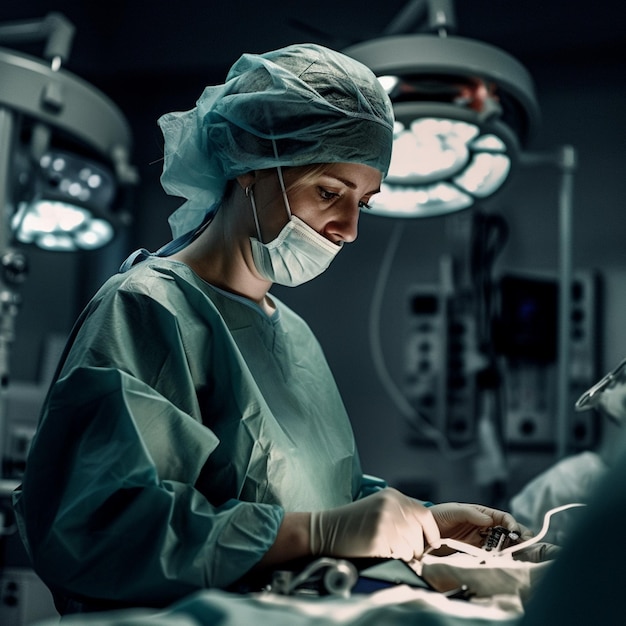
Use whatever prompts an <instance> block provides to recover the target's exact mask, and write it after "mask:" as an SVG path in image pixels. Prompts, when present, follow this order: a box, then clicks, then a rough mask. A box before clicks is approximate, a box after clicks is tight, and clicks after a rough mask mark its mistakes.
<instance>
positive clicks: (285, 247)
mask: <svg viewBox="0 0 626 626" xmlns="http://www.w3.org/2000/svg"><path fill="white" fill-rule="evenodd" d="M277 169H278V179H279V182H280V187H281V190H282V194H283V202H284V204H285V208H286V209H287V215H288V216H289V221H288V222H287V224H285V226H284V227H283V229H282V230H281V231H280V233H278V236H277V237H276V239H274V240H273V241H270V242H269V243H262V241H261V229H260V227H259V220H258V216H257V210H256V203H255V201H254V190H253V188H252V187H248V188H247V189H246V195H247V196H248V197H249V198H250V204H251V205H252V211H253V213H254V221H255V224H256V230H257V235H258V239H255V238H254V237H250V243H251V245H252V259H253V261H254V265H255V267H256V269H257V271H258V272H259V274H260V275H261V276H263V278H266V279H267V280H269V281H271V282H273V283H277V284H279V285H284V286H285V287H295V286H297V285H301V284H302V283H305V282H307V281H309V280H312V279H313V278H315V277H316V276H319V275H320V274H321V273H322V272H324V270H326V268H327V267H328V266H329V265H330V264H331V262H332V260H333V259H334V258H335V256H336V254H337V253H338V252H339V250H341V247H342V244H336V243H333V242H332V241H330V240H329V239H326V237H324V236H323V235H320V234H319V233H318V232H317V231H316V230H314V229H313V228H311V227H310V226H309V225H308V224H306V223H305V222H303V221H302V220H301V219H299V218H298V217H296V216H295V215H293V214H292V213H291V209H290V207H289V199H288V198H287V192H286V190H285V183H284V181H283V176H282V171H281V168H280V167H278V168H277Z"/></svg>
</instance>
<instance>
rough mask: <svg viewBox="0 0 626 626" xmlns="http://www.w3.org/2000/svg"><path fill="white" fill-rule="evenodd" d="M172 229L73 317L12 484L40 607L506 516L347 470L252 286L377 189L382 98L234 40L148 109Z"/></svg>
mask: <svg viewBox="0 0 626 626" xmlns="http://www.w3.org/2000/svg"><path fill="white" fill-rule="evenodd" d="M159 123H160V127H161V129H162V132H163V135H164V139H165V155H164V168H163V174H162V184H163V186H164V188H165V190H166V191H167V192H168V193H170V194H173V195H177V196H180V197H183V198H186V202H185V203H184V204H183V205H182V206H181V207H180V208H179V209H178V210H177V211H176V212H175V213H174V214H173V216H172V218H171V220H170V222H171V226H172V230H173V235H174V239H173V241H172V242H170V244H168V245H166V246H165V247H164V248H162V249H161V250H160V251H158V252H157V253H154V254H151V253H149V252H147V251H146V250H140V251H137V252H136V253H134V254H133V255H132V256H131V257H130V258H129V259H128V260H127V261H126V262H125V263H124V264H123V266H122V268H121V271H120V273H118V274H117V275H115V276H113V277H112V278H110V279H109V280H108V281H107V282H106V283H105V284H104V286H103V287H102V288H101V289H100V290H99V292H98V293H97V294H96V295H95V296H94V298H93V300H92V301H91V302H90V304H89V305H88V306H87V307H86V309H85V311H84V312H83V313H82V314H81V316H80V318H79V319H78V321H77V323H76V325H75V327H74V329H73V331H72V333H71V336H70V338H69V341H68V344H67V348H66V350H65V352H64V354H63V356H62V359H61V363H60V365H59V369H58V372H57V376H56V378H55V380H54V382H53V384H52V386H51V389H50V391H49V394H48V397H47V399H46V402H45V406H44V407H43V412H42V415H41V420H40V424H39V428H38V431H37V433H36V436H35V438H34V440H33V443H32V446H31V450H30V454H29V458H28V462H27V468H26V472H25V475H24V479H23V484H22V486H21V488H19V489H18V490H17V491H16V493H15V497H14V504H15V511H16V516H17V519H18V523H19V528H20V532H21V535H22V538H23V541H24V543H25V545H26V548H27V550H28V553H29V555H30V558H31V560H32V563H33V566H34V568H35V570H36V572H37V573H38V574H39V575H40V577H41V578H42V579H43V580H44V582H45V583H46V584H47V585H48V586H49V587H50V589H51V590H52V592H53V594H54V596H55V599H56V602H57V606H58V607H59V610H60V612H62V613H68V612H78V611H90V610H103V609H107V608H121V607H132V606H146V607H160V606H165V605H167V604H169V603H171V602H173V601H175V600H177V599H179V598H181V597H183V596H185V595H187V594H189V593H192V592H194V591H197V590H200V589H203V588H209V587H217V588H223V589H236V588H237V585H238V583H239V582H240V581H241V580H243V579H245V577H246V576H247V575H249V574H250V573H251V572H258V571H269V570H271V568H273V567H276V566H278V565H280V564H282V563H285V562H288V561H291V560H292V559H296V558H300V557H304V558H307V557H308V558H314V557H316V556H318V555H325V556H334V557H347V558H356V557H394V558H399V559H403V560H405V561H409V560H411V559H413V558H414V557H419V556H420V555H421V554H422V553H423V551H424V550H425V548H426V547H427V546H431V547H435V548H436V547H437V546H438V545H439V541H440V538H441V536H448V537H454V538H457V539H460V540H464V541H469V542H472V543H475V544H477V543H479V542H480V541H481V536H480V533H481V531H483V530H484V529H485V528H486V527H489V526H493V525H504V526H507V527H509V528H511V529H518V525H517V523H516V522H515V520H514V518H513V517H512V516H511V515H509V514H508V513H505V512H502V511H497V510H493V509H490V508H487V507H482V506H478V505H468V504H459V503H446V504H438V505H435V506H427V505H426V504H424V503H422V502H419V501H417V500H414V499H411V498H408V497H406V496H404V495H403V494H401V493H400V492H398V491H396V490H394V489H392V488H389V487H386V486H385V485H384V483H382V481H375V480H373V479H370V478H368V477H366V476H364V475H363V472H362V470H361V466H360V463H359V458H358V453H357V450H356V447H355V440H354V437H353V433H352V430H351V426H350V422H349V419H348V416H347V415H346V411H345V409H344V406H343V404H342V401H341V397H340V395H339V392H338V390H337V387H336V385H335V382H334V380H333V377H332V375H331V372H330V370H329V367H328V365H327V363H326V361H325V359H324V356H323V354H322V350H321V348H320V346H319V345H318V342H317V341H316V339H315V337H314V336H313V334H312V333H311V331H310V330H309V328H308V326H307V325H306V324H305V322H304V321H303V320H302V319H301V318H300V317H298V316H297V315H296V314H295V313H294V312H293V311H291V310H290V309H289V308H288V307H287V306H285V305H284V304H283V303H282V302H281V301H280V300H279V299H277V298H276V297H274V296H273V295H271V293H270V288H271V286H272V284H274V283H278V284H281V285H288V286H296V285H298V284H300V283H303V282H305V281H308V280H311V279H313V278H314V277H315V276H317V275H318V274H320V273H321V272H323V271H324V270H325V269H326V268H327V267H328V265H329V264H330V263H331V261H332V260H333V259H334V257H335V256H336V255H337V254H338V253H339V252H340V251H341V249H342V247H343V245H344V244H346V243H349V242H352V241H354V239H356V236H357V222H358V218H359V213H360V211H361V210H362V209H366V208H367V206H368V202H369V201H370V199H371V198H372V196H373V195H374V194H375V193H376V192H377V191H378V190H379V188H380V184H381V180H382V178H383V176H384V175H385V173H386V171H387V168H388V165H389V159H390V154H391V145H392V128H393V114H392V108H391V105H390V102H389V100H388V98H387V95H386V93H385V92H384V91H383V90H382V89H381V87H380V84H379V82H378V80H377V79H376V78H375V76H374V75H373V74H372V73H371V72H370V71H369V70H368V69H367V68H366V67H364V66H363V65H361V64H359V63H357V62H355V61H354V60H352V59H350V58H348V57H346V56H344V55H342V54H338V53H336V52H334V51H331V50H328V49H326V48H324V47H320V46H317V45H307V44H303V45H295V46H289V47H286V48H283V49H280V50H276V51H272V52H269V53H266V54H261V55H251V54H244V55H243V56H242V57H241V58H240V59H239V60H238V61H237V62H236V63H235V64H234V65H233V67H232V68H231V70H230V72H229V73H228V75H227V78H226V81H225V83H224V84H222V85H217V86H210V87H207V88H206V90H205V91H204V93H203V94H202V95H201V97H200V99H199V100H198V102H197V105H196V107H195V108H193V109H192V110H190V111H186V112H179V113H171V114H168V115H165V116H163V117H162V118H161V119H160V121H159Z"/></svg>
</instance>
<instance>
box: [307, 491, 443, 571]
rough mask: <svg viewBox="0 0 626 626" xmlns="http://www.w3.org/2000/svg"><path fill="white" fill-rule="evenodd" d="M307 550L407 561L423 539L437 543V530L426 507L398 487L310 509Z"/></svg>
mask: <svg viewBox="0 0 626 626" xmlns="http://www.w3.org/2000/svg"><path fill="white" fill-rule="evenodd" d="M310 529H311V535H310V536H311V552H312V553H313V554H315V555H318V554H323V555H326V556H335V557H344V558H349V557H352V558H357V557H384V558H391V557H393V558H397V559H402V560H403V561H410V560H412V559H413V558H419V557H420V556H421V555H422V553H423V552H424V544H425V542H426V543H427V544H429V545H430V546H432V547H434V548H437V547H439V539H440V536H439V530H438V529H437V524H436V523H435V520H434V519H433V516H432V513H431V511H430V509H429V508H427V507H425V506H424V505H423V504H421V503H420V502H418V501H417V500H413V499H412V498H408V497H407V496H405V495H403V494H401V493H400V492H399V491H396V490H395V489H392V488H391V487H387V488H386V489H382V490H381V491H379V492H377V493H375V494H372V495H371V496H367V497H365V498H362V499H361V500H357V501H356V502H351V503H350V504H346V505H344V506H341V507H338V508H336V509H329V510H327V511H319V512H314V513H311V527H310Z"/></svg>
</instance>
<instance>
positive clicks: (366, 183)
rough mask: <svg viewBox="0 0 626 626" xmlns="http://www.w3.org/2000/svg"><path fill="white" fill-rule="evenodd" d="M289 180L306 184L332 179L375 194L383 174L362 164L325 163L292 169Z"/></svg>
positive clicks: (289, 172)
mask: <svg viewBox="0 0 626 626" xmlns="http://www.w3.org/2000/svg"><path fill="white" fill-rule="evenodd" d="M288 174H289V178H290V179H291V180H292V181H293V182H296V181H298V180H299V181H300V182H305V181H306V180H307V179H309V180H314V179H318V178H320V177H330V178H335V179H336V180H338V181H340V182H342V183H343V184H345V185H346V186H347V187H350V188H352V189H360V190H365V191H367V192H370V191H371V192H375V191H377V190H378V187H379V186H380V183H381V180H382V173H381V172H380V171H379V170H377V169H376V168H374V167H371V166H369V165H363V164H361V163H324V164H319V165H314V166H304V167H291V168H289V170H288Z"/></svg>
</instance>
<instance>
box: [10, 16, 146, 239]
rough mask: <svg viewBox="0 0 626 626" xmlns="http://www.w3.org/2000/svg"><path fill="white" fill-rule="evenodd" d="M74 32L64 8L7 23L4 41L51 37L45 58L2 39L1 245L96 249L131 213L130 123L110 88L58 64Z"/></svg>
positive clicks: (21, 42)
mask: <svg viewBox="0 0 626 626" xmlns="http://www.w3.org/2000/svg"><path fill="white" fill-rule="evenodd" d="M72 37H73V26H72V25H71V24H70V23H69V22H68V21H67V20H66V19H65V18H64V17H63V16H62V15H60V14H57V13H51V14H49V15H48V16H47V17H46V18H44V19H43V20H26V21H21V22H12V23H7V24H0V44H5V43H9V44H24V43H28V42H31V41H33V40H35V39H39V38H47V39H48V42H47V46H46V48H45V50H44V53H43V57H44V59H45V60H41V59H38V58H36V57H33V56H31V55H27V54H23V53H21V52H18V51H15V50H8V49H5V48H0V143H1V146H0V202H2V204H3V207H4V221H3V223H2V224H1V225H0V229H2V230H3V233H2V240H3V241H2V242H1V243H2V246H3V247H6V246H8V245H10V244H11V242H12V241H16V242H19V243H22V244H34V245H36V246H38V247H40V248H43V249H45V250H58V251H81V250H94V249H97V248H101V247H102V246H104V245H106V244H108V243H109V242H110V241H111V240H112V239H113V238H114V236H115V234H116V231H117V230H118V229H119V228H120V227H123V226H125V225H126V224H127V222H128V214H127V213H126V212H125V211H124V210H123V206H122V204H123V202H122V200H123V198H124V196H125V193H124V192H125V191H126V190H127V189H129V187H130V186H131V185H133V184H134V183H135V182H136V181H137V176H136V172H135V170H134V168H133V167H132V166H131V165H130V164H129V160H128V159H129V153H130V146H131V134H130V129H129V127H128V124H127V122H126V120H125V119H124V117H123V115H122V114H121V112H120V111H119V110H118V109H117V107H116V106H115V105H114V104H113V103H112V102H110V101H109V99H108V98H107V97H106V96H105V95H104V94H102V93H101V92H99V91H98V90H97V89H96V88H95V87H93V86H91V85H89V84H88V83H86V82H85V81H83V80H82V79H80V78H78V77H77V76H74V75H73V74H71V73H69V72H67V71H65V70H63V69H62V68H61V65H62V62H63V61H64V60H65V59H66V58H67V56H68V54H69V47H70V43H71V39H72Z"/></svg>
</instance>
